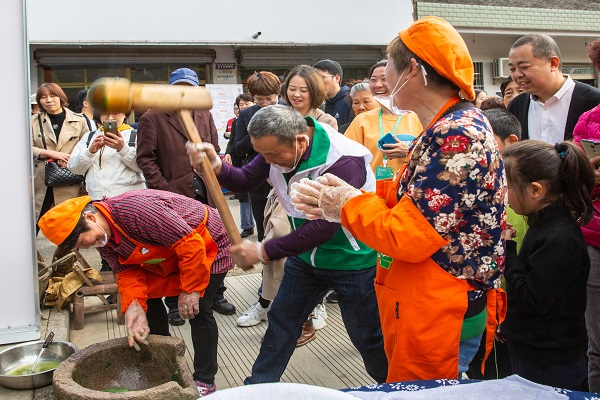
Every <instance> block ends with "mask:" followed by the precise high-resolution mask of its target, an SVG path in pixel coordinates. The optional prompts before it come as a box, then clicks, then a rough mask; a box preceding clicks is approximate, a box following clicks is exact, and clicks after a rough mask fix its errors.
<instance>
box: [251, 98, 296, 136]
mask: <svg viewBox="0 0 600 400" xmlns="http://www.w3.org/2000/svg"><path fill="white" fill-rule="evenodd" d="M307 129H308V126H307V124H306V120H305V119H304V117H302V115H301V114H300V113H299V112H298V111H295V110H294V109H293V108H291V107H288V106H284V105H279V104H276V105H273V106H267V107H263V108H261V109H260V110H258V111H257V112H256V114H254V116H253V117H252V119H251V120H250V124H249V125H248V133H249V134H250V136H252V137H253V138H256V139H259V138H261V137H265V136H275V137H277V139H279V141H280V142H282V143H291V142H292V141H294V139H295V138H296V135H298V134H299V133H303V132H306V130H307Z"/></svg>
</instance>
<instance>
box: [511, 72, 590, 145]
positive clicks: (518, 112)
mask: <svg viewBox="0 0 600 400" xmlns="http://www.w3.org/2000/svg"><path fill="white" fill-rule="evenodd" d="M530 103H531V96H528V95H527V94H525V93H524V94H522V95H519V96H517V97H515V98H514V100H513V101H511V102H510V104H509V105H508V111H509V112H511V113H512V114H513V115H514V116H515V117H517V119H518V120H519V122H520V123H521V139H522V140H523V139H529V122H528V119H529V104H530ZM598 104H600V90H599V89H597V88H595V87H593V86H590V85H587V84H585V83H581V82H577V81H575V89H573V97H572V98H571V104H570V105H569V114H568V115H567V123H566V125H565V136H564V140H571V139H573V129H574V128H575V125H576V124H577V121H578V120H579V117H580V116H581V114H583V113H584V112H586V111H588V110H591V109H592V108H594V107H596V106H597V105H598Z"/></svg>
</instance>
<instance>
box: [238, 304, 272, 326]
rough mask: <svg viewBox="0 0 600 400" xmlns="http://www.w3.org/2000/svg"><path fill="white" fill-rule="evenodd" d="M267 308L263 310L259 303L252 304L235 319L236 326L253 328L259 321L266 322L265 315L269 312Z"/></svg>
mask: <svg viewBox="0 0 600 400" xmlns="http://www.w3.org/2000/svg"><path fill="white" fill-rule="evenodd" d="M270 309H271V307H270V306H269V308H263V307H262V306H261V305H260V303H259V302H258V301H257V302H256V303H254V304H252V306H250V308H249V309H247V310H246V311H244V313H243V314H242V315H240V317H239V318H238V319H237V324H238V326H254V325H258V324H260V323H261V321H266V320H267V313H268V312H269V310H270Z"/></svg>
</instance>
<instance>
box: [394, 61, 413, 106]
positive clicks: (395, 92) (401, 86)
mask: <svg viewBox="0 0 600 400" xmlns="http://www.w3.org/2000/svg"><path fill="white" fill-rule="evenodd" d="M407 69H408V67H406V68H404V71H402V75H400V78H398V81H397V82H396V85H395V86H394V88H393V89H392V94H390V111H391V112H393V113H394V114H396V115H402V114H404V113H406V111H404V110H401V109H399V108H398V107H397V106H395V105H394V96H395V95H396V94H397V93H398V92H399V91H400V90H401V89H402V88H403V87H404V85H406V84H407V83H408V81H409V80H410V78H408V79H407V80H406V81H405V82H404V83H403V84H402V85H400V87H399V88H398V89H396V87H398V84H399V83H400V81H401V80H402V77H403V76H404V73H405V72H406V70H407Z"/></svg>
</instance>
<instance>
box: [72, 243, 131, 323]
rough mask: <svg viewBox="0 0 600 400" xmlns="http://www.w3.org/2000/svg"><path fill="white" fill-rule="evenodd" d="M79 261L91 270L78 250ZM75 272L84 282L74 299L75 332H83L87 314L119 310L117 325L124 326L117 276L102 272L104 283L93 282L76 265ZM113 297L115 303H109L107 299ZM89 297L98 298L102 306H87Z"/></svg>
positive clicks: (110, 272) (76, 255) (76, 251)
mask: <svg viewBox="0 0 600 400" xmlns="http://www.w3.org/2000/svg"><path fill="white" fill-rule="evenodd" d="M73 253H74V254H75V257H76V258H77V261H78V262H79V264H81V266H82V267H83V269H85V268H90V265H89V264H88V262H87V261H86V260H85V258H83V256H82V255H81V253H79V251H78V250H77V249H75V250H73ZM73 271H75V273H77V275H79V277H80V278H81V279H82V280H83V283H84V286H82V287H80V288H79V289H78V290H77V292H75V298H74V299H73V325H74V329H75V330H81V329H83V327H84V315H85V314H86V313H91V312H96V311H106V310H117V324H119V325H124V324H125V317H124V316H123V314H122V313H121V296H120V295H119V291H118V289H117V281H116V277H115V274H114V273H113V272H112V271H100V276H102V282H101V283H100V282H97V281H92V280H91V279H90V278H88V277H87V276H86V275H85V273H84V272H83V270H82V268H81V267H80V266H79V265H77V263H75V264H74V265H73ZM110 295H112V296H113V297H114V300H115V301H113V302H109V301H108V299H107V297H108V296H110ZM87 296H96V297H98V298H99V299H100V300H101V301H102V304H101V305H95V306H88V307H86V306H85V302H84V299H85V297H87Z"/></svg>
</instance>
